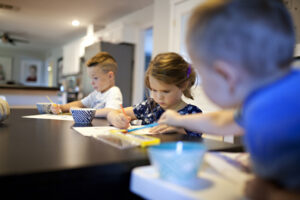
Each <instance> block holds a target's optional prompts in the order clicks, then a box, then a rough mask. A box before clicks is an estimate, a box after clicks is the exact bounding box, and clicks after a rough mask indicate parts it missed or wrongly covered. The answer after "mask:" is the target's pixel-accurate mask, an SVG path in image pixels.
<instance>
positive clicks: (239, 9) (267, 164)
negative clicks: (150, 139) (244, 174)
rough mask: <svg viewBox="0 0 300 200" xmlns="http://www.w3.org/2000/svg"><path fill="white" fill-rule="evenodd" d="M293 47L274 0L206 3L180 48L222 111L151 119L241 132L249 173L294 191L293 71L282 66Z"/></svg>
mask: <svg viewBox="0 0 300 200" xmlns="http://www.w3.org/2000/svg"><path fill="white" fill-rule="evenodd" d="M294 44H295V35H294V30H293V23H292V20H291V17H290V14H289V13H288V11H287V9H286V8H285V6H284V5H283V3H282V2H280V1H279V0H209V1H206V2H205V3H204V4H202V5H201V6H199V7H198V8H197V9H196V10H195V11H194V12H193V14H192V16H191V18H190V20H189V26H188V34H187V46H188V51H189V55H190V56H191V59H192V62H193V66H194V67H195V68H196V70H198V72H199V74H200V75H201V78H202V79H201V80H202V86H203V88H204V91H205V92H206V94H207V96H208V97H209V98H210V99H211V100H212V101H213V102H214V103H216V104H218V105H219V106H221V107H222V108H224V110H223V111H220V112H216V113H211V114H196V115H191V116H188V115H185V116H180V115H178V114H177V113H175V112H172V111H167V112H166V113H164V115H163V116H162V117H161V119H160V120H159V123H162V124H168V125H171V126H178V127H183V128H189V129H191V130H193V131H197V132H205V133H211V134H216V135H241V134H245V137H244V142H245V146H246V149H247V151H248V152H249V153H250V157H251V161H252V164H253V170H254V172H255V173H256V175H257V176H258V177H260V178H263V179H264V180H268V181H272V182H273V183H275V184H277V185H279V186H280V187H282V188H287V191H293V190H298V191H299V189H300V145H299V144H300V92H299V91H300V72H299V71H296V70H292V69H291V66H290V63H291V61H292V60H293V52H294ZM237 107H238V108H239V109H238V112H235V111H234V108H237ZM241 127H242V128H241ZM248 186H249V185H248ZM247 191H248V192H249V191H251V192H252V194H254V193H256V192H257V191H255V190H254V191H253V190H247ZM262 192H263V191H262ZM248 195H249V196H251V194H248Z"/></svg>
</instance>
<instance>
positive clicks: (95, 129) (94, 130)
mask: <svg viewBox="0 0 300 200" xmlns="http://www.w3.org/2000/svg"><path fill="white" fill-rule="evenodd" d="M139 127H141V126H130V128H139ZM73 129H74V130H76V131H77V132H79V133H80V134H82V135H84V136H93V137H97V135H98V134H109V133H110V131H111V130H120V129H118V128H116V127H113V126H91V127H73ZM149 130H150V128H144V129H141V130H137V131H132V132H130V133H134V134H138V135H146V134H152V133H150V132H149Z"/></svg>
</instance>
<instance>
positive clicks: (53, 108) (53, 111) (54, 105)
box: [51, 104, 62, 115]
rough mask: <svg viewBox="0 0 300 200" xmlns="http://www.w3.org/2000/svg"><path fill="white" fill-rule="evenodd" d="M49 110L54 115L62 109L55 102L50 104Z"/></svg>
mask: <svg viewBox="0 0 300 200" xmlns="http://www.w3.org/2000/svg"><path fill="white" fill-rule="evenodd" d="M51 112H52V113H53V114H55V115H57V114H60V113H62V110H61V108H60V105H57V104H51Z"/></svg>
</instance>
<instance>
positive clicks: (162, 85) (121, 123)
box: [107, 53, 202, 136]
mask: <svg viewBox="0 0 300 200" xmlns="http://www.w3.org/2000/svg"><path fill="white" fill-rule="evenodd" d="M195 79H196V75H195V72H194V70H193V68H192V67H191V65H189V64H188V63H187V62H186V61H185V60H184V59H183V58H182V57H181V56H180V55H178V54H177V53H162V54H158V55H157V56H156V57H155V58H154V59H153V60H152V61H151V62H150V64H149V68H148V69H147V72H146V76H145V84H146V86H147V88H149V89H150V91H151V97H152V98H148V99H147V100H145V101H143V102H142V103H140V104H138V105H135V106H134V107H127V108H125V109H124V111H125V113H126V115H127V116H125V115H124V113H122V111H121V110H117V111H113V112H110V113H109V114H108V116H107V119H108V120H109V122H110V123H111V124H113V125H114V126H116V127H118V128H128V126H129V122H130V121H131V120H135V119H139V120H142V124H143V125H144V124H151V123H154V122H156V121H157V120H158V119H159V117H160V116H161V114H162V113H163V112H164V111H165V110H166V109H171V110H175V111H176V112H178V113H180V114H182V115H184V114H193V113H199V112H202V111H201V110H200V109H199V108H198V107H197V106H194V105H191V104H186V103H185V102H184V101H182V99H181V97H182V94H183V95H184V96H186V97H188V98H191V99H192V98H193V97H192V95H191V92H190V88H191V87H192V86H193V85H194V83H195ZM151 131H152V132H154V133H167V132H174V131H177V132H181V133H185V134H188V135H193V136H201V134H197V133H196V134H195V133H193V132H190V131H185V130H184V129H180V130H179V129H174V127H170V126H166V125H162V126H158V127H154V128H152V129H151Z"/></svg>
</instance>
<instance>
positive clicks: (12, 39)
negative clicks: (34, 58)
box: [0, 32, 29, 45]
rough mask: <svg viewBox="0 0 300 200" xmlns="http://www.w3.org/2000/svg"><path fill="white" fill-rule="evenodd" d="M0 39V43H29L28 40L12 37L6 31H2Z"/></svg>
mask: <svg viewBox="0 0 300 200" xmlns="http://www.w3.org/2000/svg"><path fill="white" fill-rule="evenodd" d="M0 40H1V41H2V43H8V44H11V45H15V44H16V42H21V43H29V41H28V40H24V39H19V38H15V37H12V36H10V34H9V33H7V32H4V33H2V35H0Z"/></svg>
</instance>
